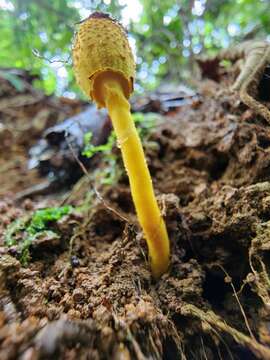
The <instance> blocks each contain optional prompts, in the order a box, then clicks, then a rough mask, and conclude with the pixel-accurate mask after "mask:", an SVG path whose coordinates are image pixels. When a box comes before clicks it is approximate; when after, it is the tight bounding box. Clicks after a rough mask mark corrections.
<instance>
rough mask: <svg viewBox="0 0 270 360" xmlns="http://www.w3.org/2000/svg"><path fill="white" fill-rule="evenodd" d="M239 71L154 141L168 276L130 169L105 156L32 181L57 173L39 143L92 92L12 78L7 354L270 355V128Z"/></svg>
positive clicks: (2, 175) (4, 153)
mask: <svg viewBox="0 0 270 360" xmlns="http://www.w3.org/2000/svg"><path fill="white" fill-rule="evenodd" d="M227 80H228V81H226V79H225V80H224V81H220V82H219V83H218V82H215V81H212V80H204V81H202V82H201V83H200V84H199V85H197V89H196V91H197V93H198V96H197V97H196V98H194V99H193V100H192V101H190V102H189V103H186V104H183V105H181V106H179V107H177V108H176V109H175V110H174V111H170V112H166V113H164V114H162V115H159V118H160V116H161V121H159V122H158V123H157V124H156V125H155V126H153V127H152V128H151V129H150V130H149V132H148V134H147V139H146V140H145V142H144V146H145V152H146V156H147V161H148V164H149V167H150V172H151V174H152V177H153V184H154V188H155V191H156V194H157V196H158V199H159V203H160V206H161V209H162V213H163V215H164V218H165V221H166V224H167V228H168V232H169V237H170V241H171V248H172V256H171V266H170V270H169V272H168V273H167V274H164V275H163V276H162V277H161V279H159V281H156V282H155V281H154V280H153V279H152V277H151V273H150V271H149V265H148V262H147V248H146V244H145V242H144V240H143V236H142V233H141V231H140V229H139V227H138V225H137V222H136V216H135V212H134V208H133V204H132V199H131V196H130V190H129V185H128V179H127V176H126V174H125V173H124V172H123V171H121V172H120V175H119V176H118V178H117V181H111V182H110V184H102V183H101V181H100V178H101V176H102V175H100V174H103V173H104V171H103V170H104V168H105V167H106V166H108V163H106V161H105V160H104V159H103V157H102V156H100V157H99V158H98V161H96V163H95V169H94V170H93V168H90V170H88V174H87V175H84V176H83V177H82V178H81V179H80V180H79V181H78V183H77V184H76V185H74V186H72V187H71V188H70V189H69V190H68V189H66V188H64V187H62V188H60V189H58V191H55V190H54V191H47V193H41V194H39V193H35V194H31V195H29V197H27V196H25V194H24V193H22V191H25V189H27V188H29V187H33V186H35V185H37V184H39V183H41V182H43V181H44V178H42V177H41V176H40V175H39V174H38V172H37V171H36V170H31V171H29V170H27V161H28V151H29V148H30V147H31V146H32V145H33V144H34V143H35V142H36V140H37V139H39V137H40V136H41V134H42V132H43V131H44V130H45V129H46V128H48V127H49V126H52V125H54V124H55V123H57V122H60V121H61V120H63V119H65V118H67V117H69V116H71V115H73V114H75V113H78V112H80V111H81V109H82V107H83V105H82V104H81V103H79V102H78V101H71V100H67V99H55V98H53V97H45V96H40V92H39V93H35V92H34V93H33V89H31V90H29V89H28V90H27V89H26V90H25V91H24V92H23V93H19V92H18V89H15V88H14V86H13V85H12V84H10V82H8V81H6V80H3V79H2V80H1V81H2V83H1V84H3V86H2V87H1V89H3V88H5V87H6V90H5V91H2V93H1V98H0V111H1V117H2V120H3V126H2V128H0V139H1V144H0V150H1V159H0V167H1V169H0V183H1V187H0V196H1V202H0V359H1V360H7V359H22V360H30V359H31V360H34V359H115V360H120V359H121V360H122V359H123V360H129V359H138V360H143V359H166V360H169V359H196V360H197V359H257V358H258V359H270V348H269V345H270V290H269V289H270V279H269V265H270V256H269V255H270V252H269V251H270V127H269V124H268V123H267V122H266V121H265V119H263V117H262V116H259V115H257V114H255V112H254V111H253V110H252V109H250V108H248V107H247V106H246V105H244V104H243V103H242V102H241V100H240V97H239V95H238V93H236V92H232V91H231V90H230V88H229V83H230V79H227ZM30 83H31V82H30V81H28V85H27V86H28V87H30V85H29V84H30ZM38 96H40V97H39V98H37V97H38ZM19 97H20V99H19ZM15 99H16V100H15ZM35 99H36V100H35ZM19 100H20V101H21V103H20V102H19ZM12 101H13V102H12ZM113 153H114V155H115V157H116V159H117V161H116V162H115V163H114V165H115V166H118V167H119V168H120V169H121V167H122V164H121V159H120V150H119V149H118V148H117V146H114V148H113ZM110 166H112V165H110ZM18 194H19V195H18ZM22 194H24V195H22ZM68 205H70V206H72V207H69V206H68ZM48 208H49V209H54V210H51V213H49V210H48ZM38 209H47V213H45V215H44V212H43V213H42V212H38ZM57 211H58V212H57ZM37 215H39V216H41V217H42V216H45V217H46V216H47V218H45V220H44V218H42V219H41V220H40V219H37ZM37 220H40V221H41V225H40V223H39V225H37V224H36V223H34V222H35V221H37ZM42 221H43V222H44V223H45V225H44V223H42ZM38 226H40V229H41V230H42V232H41V236H35V235H34V233H33V227H35V230H36V228H37V227H38ZM31 231H32V232H31ZM39 235H40V234H39ZM31 236H32V237H31ZM29 239H30V240H29Z"/></svg>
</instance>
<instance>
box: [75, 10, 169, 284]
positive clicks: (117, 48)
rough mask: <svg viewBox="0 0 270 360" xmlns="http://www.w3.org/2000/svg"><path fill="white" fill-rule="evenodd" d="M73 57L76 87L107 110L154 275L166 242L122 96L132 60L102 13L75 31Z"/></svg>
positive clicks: (164, 262)
mask: <svg viewBox="0 0 270 360" xmlns="http://www.w3.org/2000/svg"><path fill="white" fill-rule="evenodd" d="M73 62H74V72H75V76H76V80H77V82H78V84H79V86H80V87H81V89H82V90H83V91H84V93H85V94H86V95H87V96H89V97H90V98H91V99H92V100H94V101H95V102H96V104H97V106H98V108H103V107H106V108H107V109H108V112H109V115H110V118H111V120H112V124H113V128H114V130H115V133H116V137H117V142H118V145H119V147H120V148H121V152H122V157H123V162H124V165H125V168H126V171H127V174H128V177H129V183H130V188H131V194H132V198H133V201H134V204H135V208H136V213H137V216H138V219H139V223H140V225H141V227H142V229H143V232H144V236H145V238H146V242H147V245H148V249H149V258H150V266H151V270H152V274H153V276H154V277H155V278H159V277H160V276H161V275H162V274H163V273H164V272H166V270H167V269H168V265H169V256H170V244H169V239H168V234H167V229H166V225H165V223H164V220H163V218H162V215H161V212H160V209H159V207H158V204H157V200H156V198H155V194H154V190H153V185H152V180H151V176H150V173H149V170H148V167H147V163H146V159H145V156H144V152H143V147H142V144H141V141H140V138H139V136H138V133H137V130H136V127H135V125H134V121H133V120H132V117H131V113H130V105H129V102H128V100H127V99H128V98H129V96H130V94H131V93H132V91H133V79H134V76H135V62H134V58H133V55H132V52H131V49H130V46H129V43H128V40H127V36H126V33H125V31H124V29H123V28H122V26H121V25H120V24H119V23H117V22H116V21H114V20H113V19H111V18H110V17H109V16H108V15H107V14H103V13H100V12H95V13H93V14H92V15H90V16H89V17H88V18H87V19H86V20H84V21H83V22H82V23H81V25H80V27H79V30H78V33H77V35H76V38H75V42H74V46H73Z"/></svg>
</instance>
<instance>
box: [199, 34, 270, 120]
mask: <svg viewBox="0 0 270 360" xmlns="http://www.w3.org/2000/svg"><path fill="white" fill-rule="evenodd" d="M221 60H230V61H232V62H236V61H238V62H240V60H242V62H241V63H242V64H241V65H240V74H239V75H238V77H237V79H236V80H235V82H234V84H233V86H232V90H234V91H239V94H240V98H241V100H242V101H243V103H244V104H246V105H247V106H248V107H249V108H251V109H252V110H254V111H255V112H256V113H258V114H260V115H261V116H262V117H263V118H264V119H265V120H267V121H268V122H269V123H270V111H269V109H268V108H267V107H266V106H265V105H264V104H262V103H261V102H260V101H259V100H258V99H257V95H258V88H259V84H260V81H261V79H262V77H263V74H264V71H265V68H266V66H267V65H269V63H270V45H269V43H268V42H266V41H260V40H258V41H256V40H255V41H254V40H249V41H245V42H243V43H240V44H238V45H236V46H233V47H231V48H229V49H226V50H222V51H220V52H219V53H218V54H217V56H216V57H215V58H214V59H211V61H212V62H213V64H216V63H215V61H221ZM206 61H207V60H206ZM200 62H201V61H200Z"/></svg>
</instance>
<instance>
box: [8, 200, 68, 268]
mask: <svg viewBox="0 0 270 360" xmlns="http://www.w3.org/2000/svg"><path fill="white" fill-rule="evenodd" d="M71 210H72V207H71V206H68V205H66V206H62V207H51V208H45V209H41V210H37V211H35V212H34V213H33V215H32V216H27V217H24V218H21V219H18V220H15V221H13V222H12V223H11V224H10V225H9V226H8V228H7V230H6V232H5V234H4V241H5V245H7V246H14V245H18V247H19V248H18V250H19V251H18V252H19V254H20V262H21V263H22V265H24V266H25V265H27V264H28V262H29V259H30V253H29V247H30V246H31V244H32V243H33V241H34V240H35V239H36V238H38V237H40V236H46V237H48V236H53V237H56V238H57V237H59V234H57V232H56V231H55V230H53V229H52V225H53V224H54V223H55V222H56V221H58V220H60V219H61V218H62V217H63V216H64V215H67V214H69V213H70V211H71Z"/></svg>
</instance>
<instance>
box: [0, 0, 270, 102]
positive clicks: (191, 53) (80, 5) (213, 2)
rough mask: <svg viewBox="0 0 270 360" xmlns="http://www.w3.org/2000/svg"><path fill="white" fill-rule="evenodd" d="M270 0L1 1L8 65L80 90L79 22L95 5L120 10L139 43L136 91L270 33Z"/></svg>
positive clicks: (0, 27)
mask: <svg viewBox="0 0 270 360" xmlns="http://www.w3.org/2000/svg"><path fill="white" fill-rule="evenodd" d="M269 10H270V4H269V0H257V1H255V0H193V1H188V0H181V1H180V0H178V1H176V0H103V1H101V0H93V1H87V0H54V1H50V0H38V1H36V0H0V31H1V41H0V67H21V68H26V69H30V70H31V71H32V72H33V73H36V74H39V75H40V80H37V81H36V86H38V87H41V88H42V89H44V90H45V91H46V93H47V94H50V93H52V92H56V93H57V94H58V95H61V94H64V95H67V96H74V94H75V93H79V90H78V88H77V86H76V85H75V82H74V77H73V73H72V68H71V63H72V60H71V55H70V54H71V44H72V37H73V33H74V31H75V30H76V27H77V25H76V23H77V22H79V21H80V20H81V19H83V18H85V17H87V16H88V14H89V13H91V12H93V11H105V12H109V13H111V14H112V16H114V17H116V18H117V19H119V20H120V21H122V22H123V23H124V25H125V26H127V28H128V30H129V34H130V41H131V44H132V45H135V43H136V58H137V65H138V74H137V84H136V90H137V91H140V90H141V91H142V90H143V89H147V88H152V87H154V86H156V85H157V84H158V83H159V82H160V81H161V80H163V81H172V80H174V81H181V80H183V79H187V78H188V77H190V75H191V73H192V72H193V70H194V66H195V57H196V56H197V55H198V54H200V53H201V52H208V53H211V52H214V51H216V50H217V49H219V48H223V47H227V46H229V45H230V44H231V43H234V42H237V41H241V40H243V39H246V38H249V37H251V38H252V37H254V36H255V37H259V38H268V40H269V35H268V34H269V32H270V11H269Z"/></svg>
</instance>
